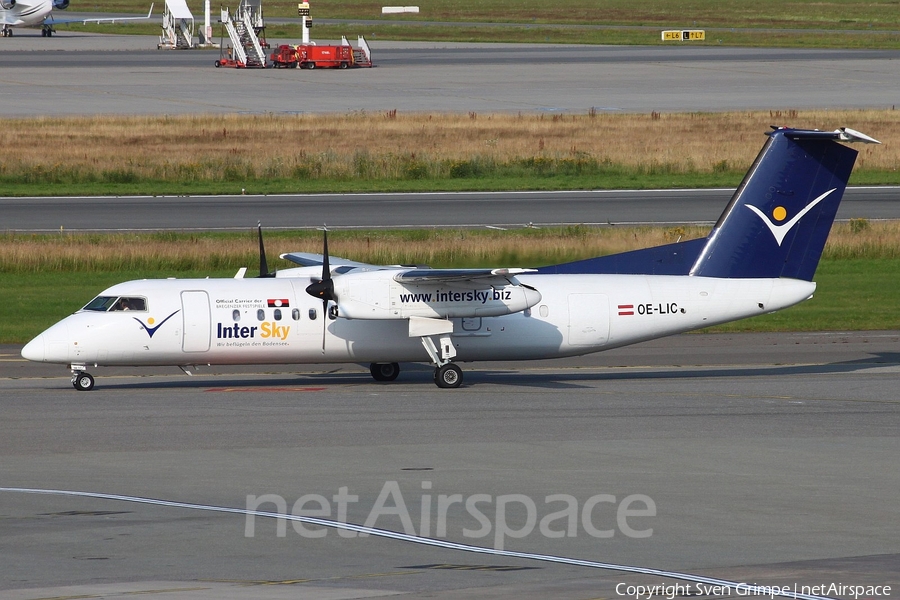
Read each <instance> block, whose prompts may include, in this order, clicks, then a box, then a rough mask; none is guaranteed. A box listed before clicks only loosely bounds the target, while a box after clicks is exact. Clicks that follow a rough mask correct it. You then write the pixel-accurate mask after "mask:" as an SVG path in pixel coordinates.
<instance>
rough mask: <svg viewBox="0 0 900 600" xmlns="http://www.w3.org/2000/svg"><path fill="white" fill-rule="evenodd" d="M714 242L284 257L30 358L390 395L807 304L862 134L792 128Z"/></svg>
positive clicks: (93, 317) (105, 310)
mask: <svg viewBox="0 0 900 600" xmlns="http://www.w3.org/2000/svg"><path fill="white" fill-rule="evenodd" d="M768 135H769V139H768V140H767V141H766V144H765V146H764V147H763V149H762V151H761V152H760V154H759V156H758V157H757V159H756V161H755V162H754V163H753V166H752V167H751V168H750V171H749V172H748V173H747V175H746V176H745V177H744V180H743V182H742V183H741V185H740V186H739V187H738V189H737V191H736V192H735V194H734V196H733V197H732V199H731V201H730V203H729V204H728V206H727V207H726V209H725V211H724V212H723V213H722V216H721V217H720V218H719V220H718V221H717V222H716V224H715V226H714V227H713V229H712V231H711V233H710V234H709V236H708V237H706V238H701V239H696V240H690V241H685V242H677V243H674V244H668V245H664V246H659V247H656V248H648V249H645V250H637V251H633V252H626V253H623V254H617V255H612V256H605V257H599V258H592V259H587V260H581V261H577V262H573V263H566V264H561V265H555V266H550V267H543V268H540V269H429V268H421V267H408V266H407V267H404V266H389V267H386V266H376V265H369V264H364V263H357V262H353V261H348V260H343V259H338V258H334V257H332V258H329V256H328V238H327V233H326V234H325V238H324V254H321V255H319V254H284V255H282V258H286V259H288V260H291V261H293V262H295V263H299V264H301V265H303V266H301V267H299V268H291V269H287V270H283V271H279V272H278V273H277V276H275V275H272V274H270V273H268V267H267V265H266V261H265V251H264V249H263V244H262V235H261V232H260V277H259V278H252V279H244V278H243V276H244V273H245V272H246V269H241V271H240V272H238V275H237V276H236V278H234V279H160V280H144V281H129V282H127V283H121V284H118V285H115V286H113V287H111V288H109V289H107V290H105V291H103V292H102V293H101V294H100V295H99V296H97V297H96V298H94V299H93V300H91V301H90V302H89V303H88V304H87V305H86V306H85V307H84V308H82V309H81V310H79V311H77V312H76V313H75V314H73V315H71V316H69V317H66V318H65V319H63V320H62V321H60V322H59V323H57V324H55V325H53V326H52V327H50V328H49V329H47V330H46V331H44V332H43V333H42V334H40V335H39V336H37V337H36V338H34V339H33V340H32V341H31V342H29V343H28V344H27V345H26V346H25V347H24V348H23V349H22V356H23V357H25V358H27V359H29V360H33V361H42V362H48V363H59V364H66V365H69V367H70V368H71V370H72V374H73V377H72V383H73V385H74V386H75V388H76V389H78V390H90V389H91V388H93V386H94V378H93V377H92V376H91V375H90V374H89V373H88V372H87V368H88V366H89V365H90V366H112V365H125V366H141V365H172V366H180V367H181V368H182V369H184V370H185V371H187V368H188V366H191V365H201V364H209V365H213V364H216V365H227V364H269V363H281V364H312V363H334V362H353V363H370V369H371V373H372V377H374V378H375V379H376V380H378V381H392V380H394V379H395V378H396V377H397V375H398V373H399V372H400V367H399V363H401V362H425V361H428V360H430V362H431V363H432V364H434V365H435V370H434V381H435V383H436V384H437V385H438V386H439V387H445V388H446V387H457V386H459V385H460V383H461V382H462V370H461V369H460V368H459V366H458V365H457V364H456V363H455V362H453V360H454V359H455V360H457V361H488V360H527V359H543V358H553V357H564V356H575V355H580V354H587V353H590V352H598V351H601V350H607V349H610V348H617V347H620V346H625V345H628V344H634V343H636V342H641V341H645V340H650V339H654V338H659V337H663V336H667V335H672V334H675V333H681V332H685V331H690V330H694V329H699V328H703V327H708V326H710V325H716V324H719V323H725V322H728V321H733V320H736V319H743V318H746V317H752V316H755V315H761V314H766V313H771V312H774V311H777V310H780V309H782V308H786V307H788V306H792V305H794V304H797V303H798V302H801V301H803V300H806V299H807V298H810V297H811V296H812V294H813V292H814V291H815V289H816V284H815V283H813V281H812V278H813V275H814V273H815V270H816V267H817V265H818V263H819V257H820V256H821V254H822V249H823V247H824V245H825V240H826V238H827V237H828V233H829V231H830V229H831V225H832V223H833V221H834V218H835V214H836V213H837V209H838V204H839V203H840V201H841V197H842V196H843V193H844V189H845V187H846V185H847V180H848V178H849V177H850V171H851V170H852V168H853V164H854V162H855V160H856V155H857V152H856V151H855V150H853V149H851V148H849V147H847V146H844V145H843V144H841V143H839V142H867V143H879V142H877V140H874V139H872V138H870V137H868V136H866V135H864V134H862V133H859V132H857V131H854V130H852V129H847V128H841V129H838V130H837V131H834V132H825V131H818V130H814V131H810V130H797V129H786V128H780V129H775V130H774V131H772V132H771V133H769V134H768Z"/></svg>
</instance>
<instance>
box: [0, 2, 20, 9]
mask: <svg viewBox="0 0 900 600" xmlns="http://www.w3.org/2000/svg"><path fill="white" fill-rule="evenodd" d="M15 6H16V0H0V7H2V8H4V9H5V10H9V9H11V8H14V7H15Z"/></svg>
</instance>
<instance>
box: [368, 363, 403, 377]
mask: <svg viewBox="0 0 900 600" xmlns="http://www.w3.org/2000/svg"><path fill="white" fill-rule="evenodd" d="M369 373H371V374H372V379H374V380H375V381H393V380H395V379H397V375H399V374H400V365H399V364H397V363H372V364H371V365H369Z"/></svg>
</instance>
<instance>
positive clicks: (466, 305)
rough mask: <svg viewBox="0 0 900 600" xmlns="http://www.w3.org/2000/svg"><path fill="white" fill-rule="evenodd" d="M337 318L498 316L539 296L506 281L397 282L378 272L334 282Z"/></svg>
mask: <svg viewBox="0 0 900 600" xmlns="http://www.w3.org/2000/svg"><path fill="white" fill-rule="evenodd" d="M334 283H335V295H336V296H337V305H338V316H340V317H344V318H347V319H408V318H410V317H428V318H435V319H447V318H454V317H498V316H501V315H510V314H513V313H517V312H521V311H523V310H526V309H528V308H531V307H532V306H534V305H535V304H537V303H538V302H540V301H541V293H540V292H539V291H537V290H536V289H534V288H531V287H528V286H524V285H521V284H519V283H518V282H516V281H515V279H513V280H512V282H504V285H497V284H494V285H491V284H489V283H486V282H481V283H478V282H473V281H468V282H464V283H463V282H458V283H452V284H449V283H443V284H440V283H436V284H432V283H422V284H416V285H411V284H401V283H397V282H395V281H393V279H391V278H389V277H387V276H385V272H384V271H372V272H368V273H353V274H347V275H342V276H339V277H336V278H335V279H334Z"/></svg>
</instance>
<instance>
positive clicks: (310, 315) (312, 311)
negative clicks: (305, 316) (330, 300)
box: [309, 308, 316, 321]
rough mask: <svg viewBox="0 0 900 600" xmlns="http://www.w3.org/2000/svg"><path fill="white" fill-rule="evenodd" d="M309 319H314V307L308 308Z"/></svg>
mask: <svg viewBox="0 0 900 600" xmlns="http://www.w3.org/2000/svg"><path fill="white" fill-rule="evenodd" d="M309 320H310V321H315V320H316V309H314V308H311V309H309Z"/></svg>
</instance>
